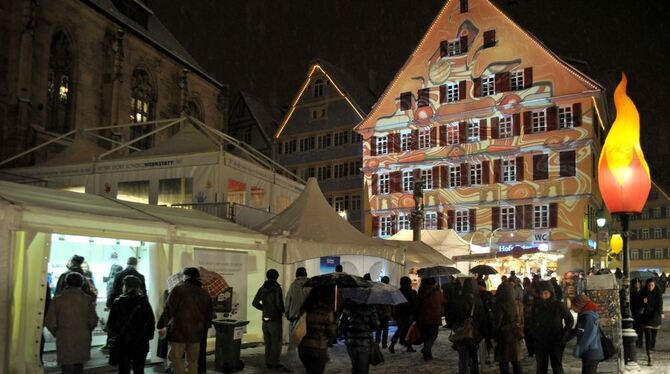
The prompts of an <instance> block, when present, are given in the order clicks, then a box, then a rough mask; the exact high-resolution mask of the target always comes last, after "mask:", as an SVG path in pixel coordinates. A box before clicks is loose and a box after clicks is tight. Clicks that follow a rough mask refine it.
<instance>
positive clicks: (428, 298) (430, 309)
mask: <svg viewBox="0 0 670 374" xmlns="http://www.w3.org/2000/svg"><path fill="white" fill-rule="evenodd" d="M435 283H436V282H435V278H427V279H422V280H421V287H419V294H418V296H417V305H416V323H417V325H418V326H419V328H420V329H421V332H422V333H423V338H424V343H423V349H422V350H421V353H422V354H423V359H424V360H426V361H428V360H431V359H432V358H433V352H432V349H433V343H435V340H436V339H437V333H438V329H439V327H440V326H441V325H442V313H443V311H444V296H443V294H442V290H440V289H439V288H438V287H437V286H436V285H435Z"/></svg>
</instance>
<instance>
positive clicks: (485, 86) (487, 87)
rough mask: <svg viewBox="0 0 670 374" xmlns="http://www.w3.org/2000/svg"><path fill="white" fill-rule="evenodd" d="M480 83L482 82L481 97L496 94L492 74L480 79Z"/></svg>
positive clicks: (494, 79) (494, 80)
mask: <svg viewBox="0 0 670 374" xmlns="http://www.w3.org/2000/svg"><path fill="white" fill-rule="evenodd" d="M481 82H482V90H481V94H482V96H493V95H495V94H496V84H495V82H496V76H495V75H493V74H492V75H488V76H486V77H482V78H481Z"/></svg>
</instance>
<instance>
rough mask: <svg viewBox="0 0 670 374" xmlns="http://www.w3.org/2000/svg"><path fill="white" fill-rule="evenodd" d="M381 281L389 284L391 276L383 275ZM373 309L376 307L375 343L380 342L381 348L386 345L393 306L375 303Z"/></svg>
mask: <svg viewBox="0 0 670 374" xmlns="http://www.w3.org/2000/svg"><path fill="white" fill-rule="evenodd" d="M381 282H382V283H384V284H389V283H390V282H391V278H389V277H387V276H383V277H382V279H381ZM375 309H377V317H378V318H379V327H378V328H377V331H376V332H375V343H380V342H381V345H382V348H386V347H387V346H388V338H389V322H390V321H391V318H392V317H393V308H391V306H390V305H375Z"/></svg>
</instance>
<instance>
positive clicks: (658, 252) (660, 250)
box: [654, 248, 665, 260]
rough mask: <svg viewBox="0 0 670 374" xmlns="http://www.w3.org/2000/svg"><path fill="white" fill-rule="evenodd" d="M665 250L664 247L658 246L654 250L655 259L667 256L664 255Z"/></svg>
mask: <svg viewBox="0 0 670 374" xmlns="http://www.w3.org/2000/svg"><path fill="white" fill-rule="evenodd" d="M664 252H665V250H664V249H663V248H656V249H655V250H654V259H655V260H662V259H663V257H665V256H663V253H664Z"/></svg>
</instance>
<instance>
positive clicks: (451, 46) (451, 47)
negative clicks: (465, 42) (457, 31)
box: [447, 38, 462, 88]
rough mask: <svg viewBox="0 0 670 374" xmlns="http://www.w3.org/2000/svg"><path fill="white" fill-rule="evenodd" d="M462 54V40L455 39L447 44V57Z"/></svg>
mask: <svg viewBox="0 0 670 374" xmlns="http://www.w3.org/2000/svg"><path fill="white" fill-rule="evenodd" d="M461 53H462V52H461V39H460V38H458V39H454V40H450V41H448V42H447V56H458V55H460V54H461ZM457 88H458V87H457Z"/></svg>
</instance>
